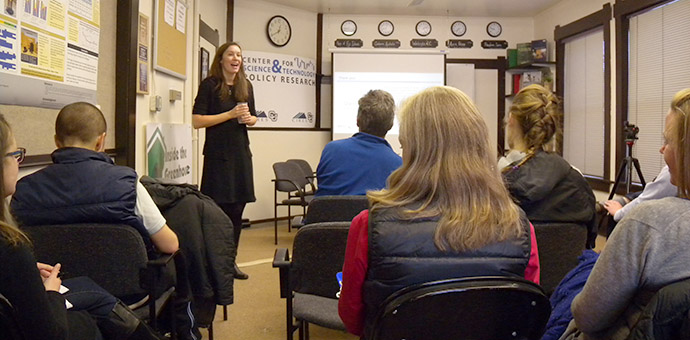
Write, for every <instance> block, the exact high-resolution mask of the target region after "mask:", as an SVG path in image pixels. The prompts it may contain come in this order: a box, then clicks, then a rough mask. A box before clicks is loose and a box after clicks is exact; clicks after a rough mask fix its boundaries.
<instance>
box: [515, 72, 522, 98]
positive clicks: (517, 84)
mask: <svg viewBox="0 0 690 340" xmlns="http://www.w3.org/2000/svg"><path fill="white" fill-rule="evenodd" d="M521 78H522V74H519V73H518V74H513V94H517V93H518V92H520V84H521V82H520V80H521Z"/></svg>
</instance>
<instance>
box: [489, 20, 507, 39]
mask: <svg viewBox="0 0 690 340" xmlns="http://www.w3.org/2000/svg"><path fill="white" fill-rule="evenodd" d="M502 32H503V27H501V24H499V23H498V22H497V21H492V22H490V23H489V24H488V25H486V33H488V34H489V35H490V36H492V37H494V38H496V37H497V36H499V35H501V33H502Z"/></svg>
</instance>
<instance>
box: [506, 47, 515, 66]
mask: <svg viewBox="0 0 690 340" xmlns="http://www.w3.org/2000/svg"><path fill="white" fill-rule="evenodd" d="M506 57H507V58H508V67H515V66H517V65H518V62H517V49H516V48H509V49H508V50H507V51H506Z"/></svg>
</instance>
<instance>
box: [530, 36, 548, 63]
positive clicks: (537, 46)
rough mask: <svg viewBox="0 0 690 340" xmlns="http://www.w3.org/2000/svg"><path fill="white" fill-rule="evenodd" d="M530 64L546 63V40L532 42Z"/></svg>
mask: <svg viewBox="0 0 690 340" xmlns="http://www.w3.org/2000/svg"><path fill="white" fill-rule="evenodd" d="M530 45H531V50H532V62H546V60H547V59H548V50H547V46H546V39H541V40H532V43H531V44H530Z"/></svg>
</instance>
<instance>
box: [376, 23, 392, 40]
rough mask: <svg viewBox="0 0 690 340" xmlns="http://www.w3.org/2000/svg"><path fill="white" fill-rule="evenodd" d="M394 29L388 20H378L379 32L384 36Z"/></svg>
mask: <svg viewBox="0 0 690 340" xmlns="http://www.w3.org/2000/svg"><path fill="white" fill-rule="evenodd" d="M394 29H395V27H393V23H392V22H390V20H383V21H381V22H379V33H381V35H382V36H384V37H387V36H389V35H391V34H393V30H394Z"/></svg>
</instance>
